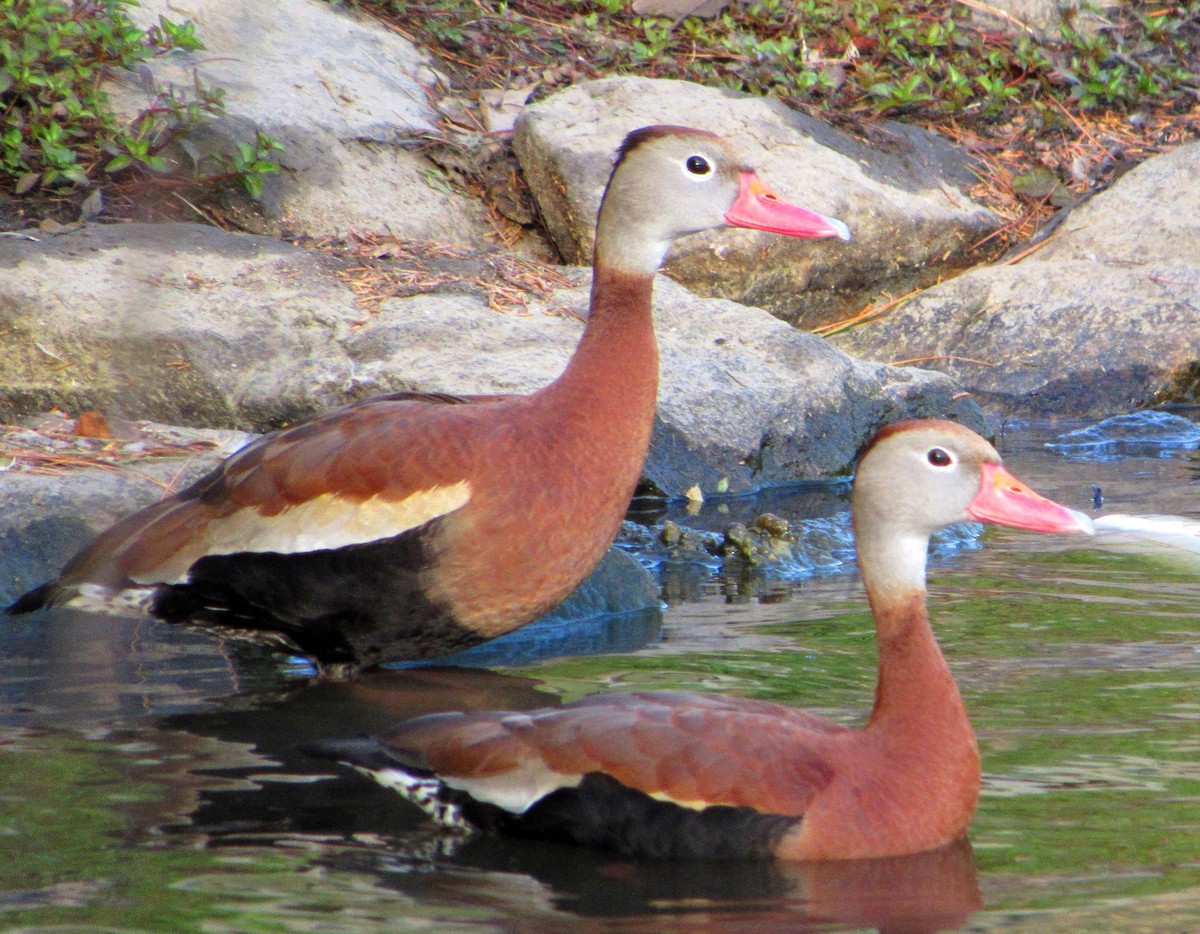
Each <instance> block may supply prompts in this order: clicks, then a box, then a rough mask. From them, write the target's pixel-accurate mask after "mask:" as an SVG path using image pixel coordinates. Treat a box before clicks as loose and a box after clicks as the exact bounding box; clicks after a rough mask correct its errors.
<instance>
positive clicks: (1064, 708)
mask: <svg viewBox="0 0 1200 934" xmlns="http://www.w3.org/2000/svg"><path fill="white" fill-rule="evenodd" d="M1009 461H1010V464H1011V465H1012V466H1013V468H1014V470H1015V471H1016V472H1018V473H1019V474H1020V475H1022V476H1024V477H1025V478H1026V479H1028V480H1029V481H1030V482H1031V483H1033V484H1034V485H1035V486H1037V487H1039V488H1041V489H1045V490H1047V492H1049V493H1050V494H1051V495H1055V496H1058V497H1060V498H1063V499H1067V500H1072V501H1073V502H1074V503H1075V504H1076V505H1078V504H1079V502H1078V501H1079V500H1080V498H1081V497H1086V495H1088V494H1087V491H1088V490H1089V489H1090V487H1089V486H1088V484H1090V483H1092V482H1097V481H1102V482H1103V484H1104V487H1105V491H1106V496H1108V497H1109V503H1110V504H1112V508H1114V509H1115V510H1117V511H1143V512H1172V513H1177V514H1183V515H1191V516H1193V517H1195V516H1197V515H1200V497H1196V496H1195V492H1196V484H1197V482H1200V481H1198V479H1197V477H1198V472H1197V463H1198V462H1197V461H1195V460H1193V459H1191V458H1190V457H1188V456H1182V457H1177V458H1174V459H1161V458H1151V459H1146V460H1136V459H1135V460H1129V461H1123V462H1116V463H1102V464H1095V465H1084V466H1080V465H1078V464H1069V463H1065V462H1063V461H1062V460H1061V459H1054V458H1050V457H1047V456H1046V455H1044V454H1041V453H1039V449H1038V446H1037V445H1035V444H1031V443H1026V444H1024V445H1018V446H1016V447H1015V449H1014V451H1013V453H1012V455H1011V456H1010V457H1009ZM1134 503H1137V504H1139V505H1144V508H1143V509H1139V510H1135V509H1134V508H1132V504H1134ZM1068 544H1070V543H1067V542H1065V541H1064V540H1062V539H1053V538H1050V537H1041V536H1033V535H1029V534H1024V533H1017V532H1008V531H1000V530H989V531H988V532H987V533H986V534H985V536H984V539H983V542H982V547H977V548H964V549H959V550H957V551H953V552H950V553H946V554H942V555H939V556H938V557H936V558H935V559H934V560H933V562H932V566H931V581H930V605H931V612H932V616H933V618H934V620H935V627H936V629H937V632H938V635H939V638H940V639H941V641H942V644H943V647H944V649H945V652H946V655H947V658H948V659H949V661H950V664H951V666H952V668H953V670H954V672H955V675H956V677H957V678H958V680H959V683H960V685H961V687H962V690H963V693H964V696H965V698H966V701H967V705H968V709H969V710H970V712H971V716H972V721H973V723H974V724H975V727H976V730H977V732H978V734H979V740H980V746H981V750H982V753H983V763H984V772H985V787H984V792H983V797H982V799H981V801H980V805H979V809H978V812H977V816H976V819H975V823H974V826H973V828H972V831H971V835H970V842H971V851H969V852H964V853H956V854H952V855H951V856H950V857H948V858H947V860H945V861H944V862H941V863H937V864H936V865H934V864H929V863H920V862H918V863H912V864H904V863H897V864H896V865H893V866H887V867H875V869H877V870H880V871H878V872H875V871H871V872H867V871H866V870H863V869H862V867H859V868H857V869H854V870H850V869H846V870H845V871H842V870H829V869H813V868H811V867H807V868H806V867H778V866H776V867H771V866H750V867H729V866H724V867H722V866H716V867H714V866H694V865H693V866H687V865H685V866H663V865H653V864H649V863H645V862H631V861H628V860H621V859H616V858H612V857H608V856H606V855H604V854H598V853H595V852H591V851H585V850H579V849H572V848H566V847H547V846H537V845H533V844H526V843H520V844H518V843H512V842H509V841H495V840H486V839H485V840H476V841H472V842H470V843H468V844H467V845H465V846H462V847H459V848H457V849H455V848H452V847H448V846H447V845H446V844H445V843H444V841H442V840H441V839H440V838H438V837H437V836H436V835H433V834H431V833H430V830H429V828H428V826H427V825H426V824H425V823H424V822H423V821H422V820H421V819H420V818H419V817H418V816H417V815H415V814H413V813H411V812H409V811H408V810H406V809H405V808H403V807H400V806H399V805H398V803H397V802H395V801H394V800H393V797H392V796H390V795H389V794H388V793H386V792H384V791H382V790H381V789H376V788H375V787H374V786H372V785H371V784H370V783H369V782H367V781H366V780H364V779H360V778H358V777H356V776H353V775H345V776H339V777H337V778H336V779H327V778H325V777H323V776H326V775H327V774H328V772H327V771H326V770H324V768H323V767H322V765H321V764H320V763H311V762H308V761H306V760H304V758H303V757H301V756H299V755H298V754H296V753H295V752H294V749H293V747H294V745H295V743H297V742H300V741H303V740H304V739H310V738H313V737H318V736H328V735H341V734H345V733H353V732H358V731H362V730H373V729H379V728H382V727H383V726H385V725H386V724H387V723H388V722H391V721H392V720H394V719H397V718H399V717H401V716H405V715H409V714H413V713H418V712H424V711H427V710H434V709H447V708H450V707H455V706H505V707H513V708H520V707H532V706H538V705H542V704H548V703H556V702H558V701H560V700H569V699H573V698H575V697H579V696H582V695H584V694H588V693H592V692H594V691H596V690H601V689H616V690H622V689H633V688H646V687H652V688H676V687H685V688H689V689H694V690H701V691H718V692H732V693H738V694H745V695H750V696H755V697H762V698H769V699H772V700H776V701H780V702H783V703H787V704H792V705H796V706H801V707H805V708H807V709H812V710H815V711H818V712H821V713H823V714H825V715H826V716H829V717H831V718H833V719H837V720H840V721H843V722H847V723H853V722H857V721H858V720H859V719H860V718H861V716H862V715H863V713H864V712H865V711H866V710H867V709H868V708H869V705H870V703H871V700H872V691H873V686H874V676H875V673H874V651H875V649H874V641H873V633H872V629H871V625H870V619H869V616H868V614H867V613H866V610H865V603H864V600H863V596H862V594H861V591H860V589H859V585H858V583H857V579H856V578H855V576H854V575H853V574H852V573H849V572H843V573H835V574H831V575H825V576H821V577H816V578H812V579H808V580H804V581H800V582H794V583H786V582H783V581H780V580H778V579H776V578H772V577H771V576H770V575H767V576H752V577H750V578H749V579H733V578H727V579H724V580H714V581H711V582H709V583H708V584H707V585H705V587H704V588H703V590H704V591H705V593H706V596H705V598H704V599H703V600H700V601H698V602H683V603H679V604H677V605H675V606H672V607H671V608H670V609H669V611H668V612H667V614H666V618H665V620H664V624H663V631H662V634H661V640H660V641H656V642H654V643H653V644H651V645H648V646H646V647H645V648H643V649H641V650H639V651H637V652H633V653H629V654H624V655H619V656H600V657H588V658H573V659H561V660H553V661H547V662H542V663H539V664H536V665H533V666H527V667H523V668H520V669H509V670H501V671H495V672H490V673H489V672H472V671H468V670H462V671H458V672H444V673H443V672H423V673H422V672H416V673H388V674H381V675H378V676H374V677H370V678H365V679H363V680H362V681H361V682H359V683H357V684H354V685H344V686H333V685H322V686H306V684H305V683H304V681H303V678H302V677H300V676H299V675H298V674H296V673H294V672H293V673H288V672H286V671H281V670H280V669H279V668H278V667H276V666H273V665H270V664H267V663H264V662H262V661H260V660H249V661H246V660H239V659H237V658H234V657H232V656H231V655H230V654H229V650H228V649H227V648H226V647H223V646H220V645H218V644H217V643H216V642H215V641H213V640H211V639H209V638H208V637H205V636H200V635H190V634H180V633H179V632H177V631H173V630H169V629H168V628H167V627H162V626H158V625H156V624H149V623H142V624H132V623H131V624H128V625H126V626H124V627H123V628H122V627H117V628H114V627H113V626H112V625H111V623H110V622H109V621H105V620H99V621H98V620H95V619H90V618H86V617H83V616H81V615H75V616H70V615H67V614H64V615H63V616H62V617H56V618H54V619H53V620H49V621H47V620H41V621H40V622H38V624H37V625H38V626H39V627H40V628H39V629H38V630H36V631H35V630H34V629H31V628H25V629H21V630H8V631H6V632H7V635H6V637H4V639H3V640H0V647H2V649H3V655H2V656H0V930H5V931H8V930H50V929H53V930H55V931H85V930H86V931H100V930H113V931H175V930H179V931H205V932H211V931H239V932H241V931H244V932H258V931H262V932H276V931H347V932H359V931H361V932H373V931H425V930H436V931H459V930H462V931H472V932H478V931H546V932H551V931H554V932H557V931H595V930H620V931H631V932H632V931H647V932H649V931H671V932H675V931H679V932H684V931H694V930H698V929H704V930H719V931H731V932H734V931H744V930H755V931H775V930H779V931H784V930H787V931H797V930H846V929H850V930H858V929H867V930H869V929H873V928H874V927H876V926H879V925H880V924H882V923H883V922H880V921H878V919H879V918H887V917H891V918H893V920H894V922H895V923H894V925H893V928H892V929H895V930H933V929H940V928H943V927H945V928H946V929H950V930H972V931H992V930H997V931H999V930H1003V931H1017V932H1042V931H1046V932H1050V931H1055V932H1058V931H1145V932H1191V931H1200V626H1198V625H1197V609H1198V608H1200V562H1197V563H1195V564H1191V563H1189V562H1183V563H1180V562H1168V561H1166V560H1164V559H1163V557H1162V556H1160V555H1156V554H1116V553H1110V552H1106V551H1101V550H1097V549H1093V548H1089V547H1086V545H1083V546H1080V547H1067V545H1068ZM691 573H693V574H694V570H693V571H692V572H691ZM22 625H23V626H24V625H25V624H24V623H22ZM29 625H32V624H29ZM46 627H51V629H52V631H51V632H48V631H47V628H46ZM868 868H869V867H868ZM864 872H866V875H864ZM880 877H883V878H884V881H883V882H882V883H881V882H880V881H879V878H880ZM865 878H866V879H869V881H864V879H865ZM897 880H899V881H897ZM934 883H936V885H934ZM926 884H930V885H933V888H931V889H929V890H928V891H926V890H925V889H924V888H921V886H923V885H926ZM864 886H866V887H867V888H868V889H869V891H868V895H867V896H864V895H863V890H864V889H863V887H864ZM879 886H882V889H880V888H878V887H879ZM897 887H899V888H900V889H902V890H903V891H905V892H909V893H910V895H911V894H912V893H913V892H914V891H915V890H919V894H918V895H916V896H914V897H915V899H916V901H918V902H919V903H920V905H921V906H923V907H924V909H926V910H925V911H924V913H923V914H922V913H921V912H918V914H919V915H920V917H918V918H917V920H915V921H913V920H912V918H911V914H912V911H913V910H915V909H912V908H911V906H908V907H905V908H904V909H903V910H902V911H899V912H898V913H897V911H896V909H895V908H894V901H895V899H896V898H898V897H900V896H898V895H897V892H896V891H895V890H896V888H897ZM879 892H882V894H878V893H879ZM871 893H876V894H875V895H872V894H871ZM872 898H876V899H877V900H881V901H883V902H887V903H888V904H886V905H883V907H879V906H878V905H876V903H875V902H873V901H872ZM975 905H978V908H977V910H971V909H972V908H973V907H974V906H975ZM864 906H865V907H864ZM963 906H966V907H965V908H964V907H963ZM872 912H875V913H874V914H872ZM880 912H882V914H880ZM889 912H891V914H889ZM905 918H908V919H909V920H908V921H905V920H904V919H905ZM947 919H952V920H947ZM947 925H948V927H947Z"/></svg>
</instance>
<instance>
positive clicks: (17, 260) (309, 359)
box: [0, 224, 978, 494]
mask: <svg viewBox="0 0 1200 934" xmlns="http://www.w3.org/2000/svg"><path fill="white" fill-rule="evenodd" d="M380 262H381V263H385V261H383V260H380ZM408 262H409V260H406V259H403V258H400V259H395V260H392V261H391V263H390V266H381V269H384V270H385V271H386V270H388V269H390V271H391V272H394V273H397V274H399V273H403V272H405V271H406V266H405V264H406V263H408ZM456 262H458V263H459V266H458V267H456V268H457V271H456V274H455V275H447V276H446V277H445V284H443V285H441V286H440V288H441V290H440V291H434V292H432V293H431V294H422V295H415V296H410V297H407V298H394V299H389V300H386V301H383V302H382V303H381V304H380V307H379V311H378V313H377V314H375V315H369V314H368V313H367V312H365V311H364V310H362V309H361V308H359V307H357V306H356V305H355V303H354V301H353V296H352V294H351V292H350V289H349V287H348V286H347V285H345V284H343V282H342V281H340V280H339V279H338V278H337V275H336V272H337V269H336V268H335V260H334V258H332V257H329V256H326V255H325V254H323V253H319V252H316V251H309V250H302V249H299V248H297V247H294V246H290V245H288V244H282V243H278V242H276V241H273V240H269V239H267V238H264V237H258V236H254V235H246V234H242V235H239V234H228V233H224V232H222V231H219V230H215V229H213V228H207V227H200V226H197V225H189V224H168V225H141V224H128V225H121V226H113V227H87V228H84V229H81V230H78V231H75V232H71V233H66V234H62V235H60V236H56V237H47V238H44V239H42V240H41V241H38V242H32V241H27V240H22V239H18V238H3V239H0V355H3V357H4V359H6V360H7V361H9V365H7V366H6V367H4V369H3V370H2V371H0V417H4V418H6V419H8V420H10V421H11V420H12V419H14V418H15V417H17V416H20V415H22V414H27V413H29V412H31V411H40V410H43V409H47V408H50V407H52V406H58V407H60V408H63V409H66V410H67V411H69V412H78V411H79V410H81V409H99V410H101V411H103V412H105V413H106V414H109V415H119V416H123V417H126V418H152V419H155V420H158V421H165V422H173V423H180V424H189V425H199V426H204V427H238V428H242V429H245V430H258V431H261V430H267V429H271V428H275V427H278V426H279V425H281V424H283V423H286V422H288V421H291V420H294V419H295V418H296V417H298V416H304V415H308V414H311V413H313V412H316V411H319V410H322V409H327V408H329V407H331V406H333V405H336V404H339V403H342V402H346V401H349V400H350V399H353V398H357V397H361V396H363V395H373V394H379V393H383V392H388V391H393V390H397V389H421V390H441V391H449V392H467V393H482V392H526V391H529V390H532V389H535V388H537V387H539V386H542V385H544V384H546V383H548V382H549V381H550V380H552V379H553V378H554V377H556V376H557V375H558V373H559V372H561V370H562V368H563V366H564V365H565V364H566V361H567V359H568V358H569V356H570V354H571V352H572V350H573V349H574V347H575V344H576V343H577V342H578V340H579V336H580V333H581V330H582V327H583V325H582V320H583V319H584V318H585V317H586V314H587V305H588V295H587V289H588V273H587V271H586V270H580V269H575V270H568V271H566V273H565V274H564V273H563V272H561V271H559V270H554V269H549V268H546V269H544V270H543V275H542V277H543V278H544V279H546V280H547V281H549V280H550V279H551V278H553V279H555V280H558V281H562V282H565V283H567V285H564V286H559V287H557V288H554V289H549V290H548V291H547V292H546V293H545V294H544V295H543V296H542V297H541V298H538V299H535V300H532V301H531V302H530V304H529V306H528V308H527V309H526V310H525V312H524V313H516V312H509V313H503V312H498V311H496V310H493V309H492V308H490V307H489V306H488V304H487V302H486V301H485V299H484V298H483V294H482V293H481V292H479V291H478V290H475V291H474V292H472V291H471V288H470V286H469V283H471V282H478V281H481V280H482V278H483V273H484V272H485V271H486V270H487V269H488V268H491V265H490V264H493V263H494V258H492V257H488V256H476V257H474V258H473V259H471V258H466V259H461V260H458V261H456ZM472 264H474V265H472ZM472 270H474V274H472ZM535 271H536V270H535ZM431 281H432V282H433V283H434V284H435V285H436V283H437V282H438V281H441V280H439V279H438V277H437V276H434V277H433V279H432V280H431ZM431 287H434V286H431ZM655 307H656V316H657V331H658V334H659V337H660V343H661V351H662V371H663V381H662V386H661V390H660V407H659V419H658V424H657V426H656V430H655V434H654V441H653V449H652V453H651V458H650V461H649V463H648V467H647V473H648V476H649V478H650V479H651V480H652V481H653V482H654V483H655V484H657V485H658V486H659V487H660V488H661V489H662V490H664V491H665V492H667V493H670V494H682V493H683V492H684V491H686V490H687V489H688V488H690V487H691V486H692V485H693V484H697V483H698V484H699V485H700V486H701V488H702V489H705V490H709V491H711V490H714V489H718V488H727V489H728V490H730V491H737V490H746V489H752V488H755V487H759V486H768V485H772V484H776V483H780V482H787V481H791V480H795V479H799V478H808V477H814V476H825V475H829V474H835V473H840V472H843V471H845V470H846V469H847V468H848V466H849V464H850V462H851V460H852V458H853V456H854V453H855V451H856V450H857V448H858V447H859V445H861V444H862V443H863V442H864V441H865V440H866V438H867V437H868V436H869V435H870V434H871V433H872V432H873V431H874V430H875V429H876V428H877V427H879V425H880V424H882V423H884V422H886V421H888V420H891V419H893V418H897V417H901V416H904V415H914V414H921V415H944V414H955V413H956V414H958V415H959V416H961V417H963V418H965V419H968V420H969V421H971V423H972V424H975V425H978V412H977V410H975V409H974V407H973V405H972V404H970V403H964V402H963V401H962V400H957V399H955V398H954V395H955V386H954V385H953V383H952V382H951V381H950V380H948V379H946V378H945V377H943V376H941V375H938V374H930V373H926V372H924V371H920V370H913V369H894V368H889V367H883V366H879V365H876V364H870V363H863V362H860V361H856V360H854V359H852V358H851V357H848V356H847V355H846V354H844V353H842V352H840V351H838V350H835V349H833V348H832V347H831V346H830V345H829V344H828V343H826V342H825V341H823V340H821V339H820V338H816V337H814V336H812V335H810V334H807V333H803V332H800V331H797V330H795V329H794V328H791V327H790V326H788V325H786V324H784V323H783V322H781V321H778V320H776V319H775V318H773V317H771V316H770V315H769V314H767V313H766V312H764V311H761V310H759V309H754V308H748V307H745V306H741V305H736V304H734V303H732V302H728V301H721V300H715V299H702V298H699V297H697V296H695V295H693V294H691V293H689V292H688V291H687V290H686V289H684V288H683V287H681V286H679V285H677V284H675V283H673V282H671V281H670V280H668V279H665V278H662V277H660V278H659V281H658V285H657V287H656V297H655Z"/></svg>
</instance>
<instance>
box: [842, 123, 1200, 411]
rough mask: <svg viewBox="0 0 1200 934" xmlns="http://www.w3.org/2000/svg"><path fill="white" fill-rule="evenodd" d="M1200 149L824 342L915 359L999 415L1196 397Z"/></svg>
mask: <svg viewBox="0 0 1200 934" xmlns="http://www.w3.org/2000/svg"><path fill="white" fill-rule="evenodd" d="M1197 178H1200V143H1191V144H1189V145H1186V146H1181V147H1180V148H1178V149H1176V150H1174V151H1173V152H1171V153H1168V154H1166V155H1162V156H1156V157H1154V158H1151V159H1148V160H1147V161H1145V162H1143V163H1142V164H1141V165H1140V166H1138V167H1137V168H1135V169H1133V170H1132V171H1130V172H1129V173H1127V174H1126V175H1124V176H1123V177H1122V178H1121V179H1120V180H1119V181H1117V182H1116V184H1114V185H1113V187H1112V188H1111V189H1109V190H1108V191H1105V192H1102V193H1101V194H1098V195H1096V196H1095V197H1094V198H1092V199H1091V200H1090V201H1088V202H1086V203H1085V204H1083V205H1082V206H1081V207H1079V208H1077V209H1076V210H1074V211H1072V212H1071V214H1070V215H1069V216H1067V217H1066V218H1065V219H1064V220H1063V222H1062V223H1061V225H1060V226H1059V228H1058V233H1056V234H1055V235H1054V238H1053V239H1048V240H1047V242H1046V244H1045V246H1044V247H1042V248H1041V249H1039V250H1037V251H1036V252H1034V253H1032V254H1031V255H1029V256H1027V257H1026V258H1024V259H1022V260H1021V261H1020V262H1016V263H1013V264H1011V265H998V266H990V267H983V268H979V269H974V270H971V271H970V272H968V273H965V274H964V275H962V276H960V277H959V278H957V279H954V280H952V281H950V282H945V283H943V284H941V285H939V286H937V287H935V288H931V289H929V290H928V291H926V292H923V293H922V294H921V295H919V296H917V297H916V298H914V299H912V300H910V301H909V302H908V303H906V304H905V305H904V306H903V307H901V308H900V309H898V310H897V311H895V312H893V313H892V314H891V315H889V316H887V317H886V318H884V319H882V320H880V321H876V322H871V323H869V324H865V325H863V326H860V327H857V328H854V329H853V330H850V331H846V332H844V333H842V334H840V335H838V336H836V337H835V338H834V339H833V342H834V343H835V344H836V345H837V346H839V347H841V348H842V349H843V350H846V351H849V352H850V353H854V354H859V355H861V356H864V357H867V358H869V359H874V360H880V361H889V360H914V359H918V360H921V361H922V363H921V365H922V366H926V367H931V368H935V369H938V370H941V371H942V372H944V373H946V374H947V375H949V376H952V377H953V378H954V379H955V380H957V381H958V382H960V383H961V384H962V385H963V386H964V387H965V388H967V389H969V390H970V391H971V392H972V393H973V394H974V396H975V398H976V400H977V401H979V403H980V404H982V405H985V406H987V407H988V408H991V409H994V410H996V411H999V412H1017V413H1021V412H1024V413H1046V414H1058V415H1067V414H1070V415H1086V416H1100V415H1108V414H1113V413H1117V412H1127V411H1129V410H1130V409H1135V408H1140V407H1142V406H1147V405H1153V404H1158V403H1164V402H1176V401H1182V402H1195V401H1196V399H1197V394H1198V391H1200V303H1198V302H1197V298H1196V296H1197V293H1198V292H1200V185H1197V184H1196V179H1197Z"/></svg>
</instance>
